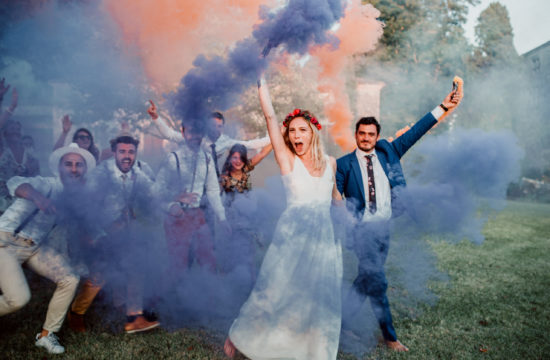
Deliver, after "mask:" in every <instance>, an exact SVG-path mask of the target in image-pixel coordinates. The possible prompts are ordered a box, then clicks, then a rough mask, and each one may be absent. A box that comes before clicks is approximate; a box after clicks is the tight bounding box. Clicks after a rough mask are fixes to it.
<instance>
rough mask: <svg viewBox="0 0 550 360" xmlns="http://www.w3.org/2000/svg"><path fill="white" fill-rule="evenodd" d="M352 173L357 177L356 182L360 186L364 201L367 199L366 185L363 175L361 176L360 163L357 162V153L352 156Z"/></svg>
mask: <svg viewBox="0 0 550 360" xmlns="http://www.w3.org/2000/svg"><path fill="white" fill-rule="evenodd" d="M351 171H352V172H353V175H354V176H355V181H356V182H357V185H358V186H359V190H360V191H361V196H362V197H363V199H365V185H364V184H363V175H362V174H361V168H360V167H359V161H358V160H357V154H356V153H355V151H354V152H353V153H352V156H351ZM365 201H366V200H365Z"/></svg>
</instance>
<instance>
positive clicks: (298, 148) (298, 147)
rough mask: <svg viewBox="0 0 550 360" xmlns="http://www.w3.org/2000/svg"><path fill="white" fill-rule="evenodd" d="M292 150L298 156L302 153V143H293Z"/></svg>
mask: <svg viewBox="0 0 550 360" xmlns="http://www.w3.org/2000/svg"><path fill="white" fill-rule="evenodd" d="M294 150H296V152H297V153H298V154H299V153H301V152H302V150H304V143H302V142H295V143H294Z"/></svg>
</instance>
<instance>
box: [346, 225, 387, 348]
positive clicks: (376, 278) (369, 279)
mask: <svg viewBox="0 0 550 360" xmlns="http://www.w3.org/2000/svg"><path fill="white" fill-rule="evenodd" d="M353 238H354V245H353V248H354V251H355V253H356V255H357V258H358V259H359V265H358V271H357V277H356V278H355V280H354V281H353V287H352V290H351V291H350V293H349V294H348V299H347V300H348V301H345V304H351V306H350V307H349V308H348V309H345V310H344V315H345V316H344V319H343V327H344V329H345V328H346V327H347V323H348V322H349V320H348V319H351V318H353V316H354V314H356V313H357V312H358V311H359V310H360V307H361V305H362V304H363V303H364V302H365V300H366V298H367V297H369V300H370V304H371V306H372V310H373V312H374V315H375V317H376V319H377V320H378V324H379V325H380V329H381V330H382V335H383V336H384V340H387V341H396V340H397V335H396V334H395V328H394V327H393V321H392V316H391V311H390V304H389V302H388V297H387V296H386V290H387V288H388V281H387V280H386V274H385V272H384V264H385V263H386V257H387V255H388V249H389V243H390V230H389V222H387V221H380V222H372V223H369V222H362V223H360V224H359V225H357V226H356V227H355V229H354V230H353ZM351 296H359V301H351V300H350V297H351Z"/></svg>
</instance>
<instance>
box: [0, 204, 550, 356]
mask: <svg viewBox="0 0 550 360" xmlns="http://www.w3.org/2000/svg"><path fill="white" fill-rule="evenodd" d="M484 235H485V237H486V240H485V242H484V243H483V244H482V245H474V244H471V243H469V242H466V241H464V242H461V243H458V244H448V243H445V242H442V241H433V242H432V243H431V246H432V247H433V249H434V251H435V253H436V254H437V258H438V266H439V268H440V270H441V271H443V272H445V273H447V274H448V275H449V282H446V283H443V282H437V283H434V284H432V290H433V291H434V292H435V293H436V294H437V295H438V297H439V300H438V302H437V303H436V304H435V305H434V306H424V308H422V309H419V310H420V311H419V315H418V316H415V317H414V318H413V317H410V316H407V315H405V314H402V312H400V311H396V313H395V319H394V320H395V326H396V328H397V331H398V334H399V337H400V340H401V341H402V342H403V343H405V344H406V345H407V346H409V347H410V349H411V351H410V352H408V353H406V354H403V353H390V352H388V351H386V350H385V349H384V348H383V347H378V348H376V349H375V350H374V351H373V352H372V353H371V354H370V355H368V356H367V359H397V358H399V359H402V358H407V359H550V307H549V306H548V301H550V205H547V204H534V203H522V202H509V203H508V206H507V207H506V208H505V209H504V210H503V211H502V212H501V213H499V214H498V215H496V216H495V217H494V218H492V219H491V220H490V221H489V222H488V223H487V225H486V227H485V229H484ZM31 283H32V290H31V291H32V292H33V298H32V299H31V302H30V303H29V304H28V305H27V306H26V307H25V308H23V309H22V310H20V311H19V312H17V313H16V314H12V315H8V316H5V317H2V318H0V358H1V359H45V358H59V359H61V358H63V359H223V358H224V356H223V354H222V342H223V338H224V334H215V333H211V332H206V331H202V330H187V329H182V330H179V331H171V332H168V331H165V330H162V329H159V330H155V331H152V332H150V333H145V334H137V335H125V334H122V333H119V332H117V326H118V327H120V321H122V319H119V321H118V322H116V323H117V324H118V325H114V323H115V322H113V324H110V323H106V322H105V321H103V322H99V316H101V309H96V311H95V312H93V313H92V314H90V315H91V316H92V323H93V317H94V316H96V317H98V318H97V319H98V322H99V325H94V326H93V327H92V328H91V331H90V332H89V333H87V334H86V335H80V334H78V335H76V334H72V333H71V332H70V331H68V330H67V329H65V328H63V330H62V331H61V332H60V337H61V339H62V344H64V345H65V346H66V348H67V352H66V354H64V355H55V356H54V355H48V354H46V352H45V351H43V350H41V349H37V348H35V347H34V344H33V337H34V335H35V334H36V332H37V331H38V330H39V329H40V326H41V322H42V321H43V317H44V314H45V311H46V309H45V307H46V305H45V304H47V301H48V299H49V297H50V296H51V291H52V286H51V284H47V283H46V282H44V281H37V280H36V279H35V280H34V281H31ZM390 285H391V284H390ZM390 303H392V306H395V307H396V308H399V304H393V302H392V299H391V291H390ZM113 328H114V330H113ZM352 358H353V357H351V356H349V355H346V354H341V355H340V356H339V359H352Z"/></svg>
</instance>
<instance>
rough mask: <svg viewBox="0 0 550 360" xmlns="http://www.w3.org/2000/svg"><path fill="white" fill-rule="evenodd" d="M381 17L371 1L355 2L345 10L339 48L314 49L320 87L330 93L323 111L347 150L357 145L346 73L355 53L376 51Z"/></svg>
mask: <svg viewBox="0 0 550 360" xmlns="http://www.w3.org/2000/svg"><path fill="white" fill-rule="evenodd" d="M379 16H380V12H379V11H378V10H376V9H375V8H374V7H373V6H372V5H371V4H366V5H361V1H359V0H357V1H353V2H352V3H351V5H350V6H348V8H347V9H346V14H345V17H344V18H343V19H342V22H341V26H340V27H339V28H338V30H337V31H336V34H335V35H336V36H337V37H338V39H339V40H340V45H339V46H338V48H337V49H333V48H330V47H328V46H323V47H318V48H314V49H313V51H312V55H313V56H314V57H315V58H317V59H318V61H319V64H320V67H321V71H320V72H319V75H318V82H319V86H318V88H319V90H320V91H321V92H323V93H327V94H329V97H328V101H326V102H325V104H324V107H325V109H324V111H325V114H326V115H327V117H328V118H329V120H330V121H331V122H333V123H334V124H333V126H332V127H331V128H330V132H331V134H332V137H333V139H334V141H335V142H336V143H337V144H338V145H339V146H340V147H341V148H342V149H343V150H344V151H350V150H352V149H353V148H354V146H355V143H354V142H353V133H352V132H351V130H350V129H351V119H353V118H354V116H353V113H352V111H351V109H350V102H349V97H348V95H347V91H346V81H345V78H346V73H345V72H346V71H347V70H349V66H350V64H351V61H350V60H351V56H352V55H354V54H358V53H366V52H368V51H370V50H373V48H374V46H375V45H376V43H377V42H378V39H379V38H380V37H381V36H382V26H383V24H382V23H381V22H380V21H378V20H376V18H378V17H379ZM353 75H355V74H353Z"/></svg>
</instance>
